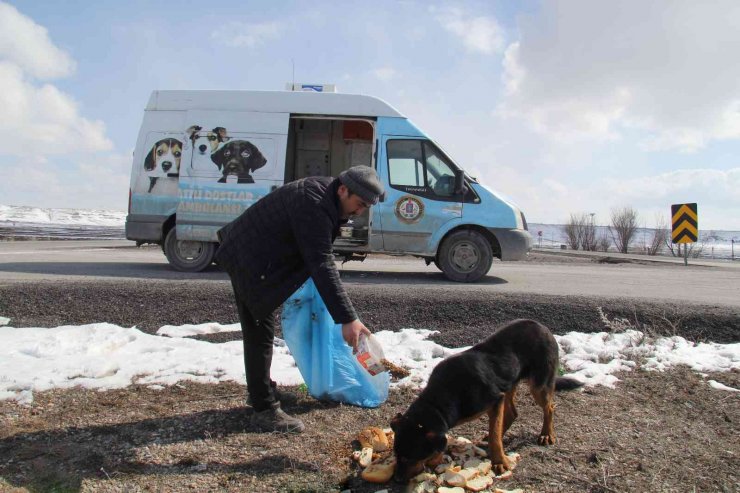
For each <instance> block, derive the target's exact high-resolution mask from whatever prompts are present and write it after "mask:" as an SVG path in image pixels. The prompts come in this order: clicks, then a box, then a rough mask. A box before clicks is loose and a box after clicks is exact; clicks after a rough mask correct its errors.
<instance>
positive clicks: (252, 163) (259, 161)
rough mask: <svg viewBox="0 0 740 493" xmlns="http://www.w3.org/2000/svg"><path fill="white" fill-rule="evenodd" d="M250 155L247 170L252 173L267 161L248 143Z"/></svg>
mask: <svg viewBox="0 0 740 493" xmlns="http://www.w3.org/2000/svg"><path fill="white" fill-rule="evenodd" d="M248 144H249V147H250V151H252V154H251V155H250V156H249V169H250V170H251V171H252V172H254V171H255V170H258V169H260V168H261V167H263V166H264V165H265V164H267V159H265V156H264V155H262V153H261V152H260V150H259V149H258V148H257V146H256V145H254V144H252V143H251V142H248Z"/></svg>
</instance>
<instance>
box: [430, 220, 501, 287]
mask: <svg viewBox="0 0 740 493" xmlns="http://www.w3.org/2000/svg"><path fill="white" fill-rule="evenodd" d="M492 263H493V251H492V250H491V244H490V243H488V240H486V238H485V237H484V236H483V235H482V234H480V233H478V232H477V231H473V230H463V231H458V232H456V233H452V234H451V235H450V236H449V237H447V239H445V241H444V242H443V243H442V247H441V248H440V250H439V267H440V269H441V270H442V272H444V275H445V276H447V278H448V279H450V280H451V281H456V282H475V281H477V280H478V279H480V278H481V277H483V276H485V275H486V273H487V272H488V271H489V270H490V269H491V264H492Z"/></svg>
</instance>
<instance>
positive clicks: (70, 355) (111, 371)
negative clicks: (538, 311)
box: [0, 316, 740, 404]
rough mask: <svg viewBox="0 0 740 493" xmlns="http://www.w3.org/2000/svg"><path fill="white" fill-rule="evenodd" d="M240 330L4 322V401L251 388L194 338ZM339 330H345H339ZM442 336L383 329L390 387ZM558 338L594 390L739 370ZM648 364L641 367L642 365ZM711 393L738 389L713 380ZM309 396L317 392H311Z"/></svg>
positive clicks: (697, 354) (676, 342)
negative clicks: (215, 386) (58, 394)
mask: <svg viewBox="0 0 740 493" xmlns="http://www.w3.org/2000/svg"><path fill="white" fill-rule="evenodd" d="M239 330H240V328H239V324H230V325H221V324H219V323H216V322H210V323H205V324H198V325H181V326H172V325H165V326H162V327H161V328H160V329H159V330H158V331H157V333H156V334H154V335H152V334H147V333H145V332H142V331H140V330H138V329H137V328H136V327H120V326H117V325H113V324H110V323H95V324H88V325H65V326H60V327H51V328H41V327H28V328H14V327H13V322H12V320H11V319H8V318H7V317H2V316H0V346H2V347H3V358H2V360H0V400H7V399H12V400H15V401H17V402H19V403H21V404H31V403H32V402H33V398H34V392H42V391H45V390H50V389H54V388H72V387H76V386H81V387H84V388H89V389H98V390H109V389H120V388H126V387H128V386H130V385H133V384H134V383H137V384H142V385H148V386H150V387H152V388H155V389H161V388H163V386H164V385H174V384H176V383H178V382H182V381H194V382H200V383H217V382H223V381H236V382H239V383H242V384H244V382H245V377H244V362H243V361H244V360H243V352H242V351H243V349H242V348H243V346H242V342H241V340H237V341H231V342H225V343H211V342H207V341H203V340H197V339H192V338H189V336H193V335H197V334H214V333H218V332H234V331H239ZM337 330H338V328H337ZM434 333H435V332H434V331H430V330H425V329H414V328H406V329H402V330H401V331H399V332H391V331H387V330H386V331H381V332H376V333H375V334H374V336H375V337H376V338H377V340H378V342H379V344H380V345H381V347H382V350H383V352H384V356H385V357H386V358H387V359H388V360H389V361H391V362H393V363H394V364H396V365H399V366H402V367H405V368H408V369H409V371H410V374H409V376H407V377H405V378H404V379H401V380H399V381H398V382H393V383H391V386H392V387H394V386H399V385H402V386H411V387H414V388H421V387H423V386H425V385H426V382H427V380H428V378H429V374H430V373H431V371H432V370H433V369H434V367H435V366H436V365H437V364H438V363H439V362H440V361H442V360H443V359H444V358H446V357H449V356H451V355H453V354H456V353H458V352H460V351H463V350H465V349H467V348H455V349H450V348H446V347H444V346H440V345H439V344H436V343H435V342H433V341H431V340H429V337H430V336H431V335H433V334H434ZM555 338H556V339H557V341H558V344H559V345H560V361H561V364H562V365H563V366H564V367H565V369H566V376H572V377H573V378H576V379H578V380H580V381H582V382H584V384H585V385H586V386H596V385H601V386H604V387H607V388H614V387H615V386H616V385H619V378H618V377H617V376H616V375H615V373H618V372H622V371H633V370H635V369H637V368H641V370H645V371H666V370H669V369H670V368H671V367H673V366H676V365H686V366H688V367H690V368H692V369H693V370H694V371H697V372H700V373H705V372H725V371H737V370H739V369H740V343H734V344H717V343H693V342H690V341H687V340H686V339H684V338H682V337H678V336H674V337H669V338H665V337H663V338H658V339H650V338H649V337H645V336H644V335H643V333H642V332H639V331H636V330H632V329H628V330H626V331H624V332H620V333H607V332H599V333H594V334H584V333H579V332H570V333H568V334H565V335H562V336H558V335H556V336H555ZM638 360H639V361H642V362H643V363H642V366H641V367H638V364H637V363H636V362H635V361H638ZM271 377H272V379H273V380H275V381H276V382H277V383H278V384H279V385H300V384H301V383H303V382H304V380H303V378H302V377H301V373H300V370H299V369H298V368H297V367H296V364H295V361H294V360H293V358H292V356H291V355H290V350H289V348H288V347H287V346H286V344H285V342H284V341H283V340H281V339H276V340H275V347H274V355H273V360H272V371H271ZM706 383H707V385H709V386H710V387H712V388H714V389H717V390H721V391H729V392H740V389H735V388H732V387H728V386H726V385H724V384H722V383H721V382H720V381H717V380H712V379H707V380H706ZM309 390H310V388H309Z"/></svg>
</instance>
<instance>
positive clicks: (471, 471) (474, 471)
mask: <svg viewBox="0 0 740 493" xmlns="http://www.w3.org/2000/svg"><path fill="white" fill-rule="evenodd" d="M458 474H459V475H460V476H462V477H464V478H465V481H470V480H471V479H473V478H474V477H476V476H477V475H478V474H480V471H479V470H478V468H477V467H466V468H465V469H462V470H461V471H460V472H459V473H458Z"/></svg>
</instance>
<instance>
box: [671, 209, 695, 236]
mask: <svg viewBox="0 0 740 493" xmlns="http://www.w3.org/2000/svg"><path fill="white" fill-rule="evenodd" d="M671 216H672V218H673V219H672V220H671V224H673V232H672V233H671V239H672V241H673V243H695V242H696V241H697V240H698V239H699V213H698V212H697V208H696V204H673V205H672V206H671Z"/></svg>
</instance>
